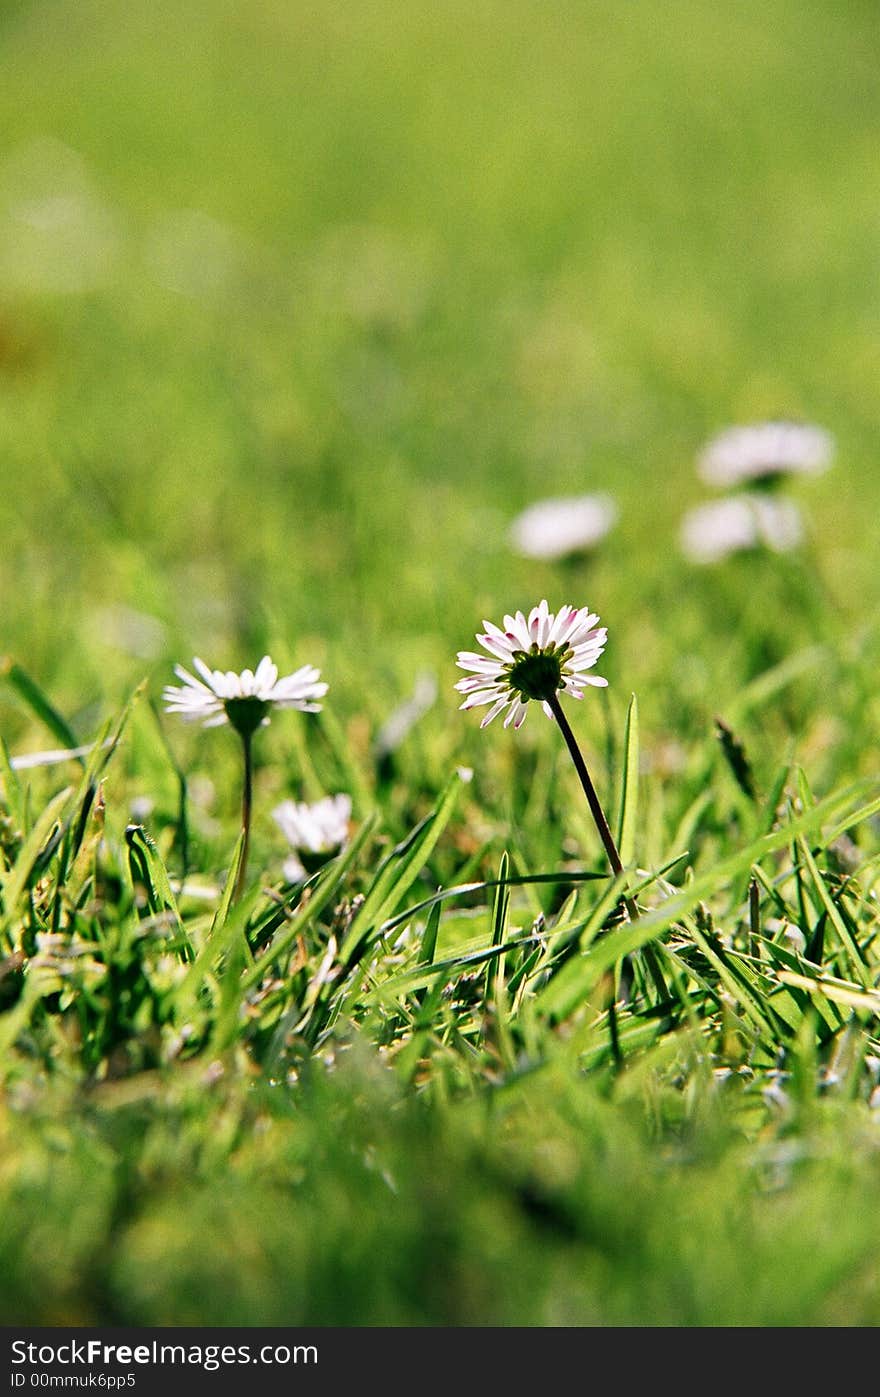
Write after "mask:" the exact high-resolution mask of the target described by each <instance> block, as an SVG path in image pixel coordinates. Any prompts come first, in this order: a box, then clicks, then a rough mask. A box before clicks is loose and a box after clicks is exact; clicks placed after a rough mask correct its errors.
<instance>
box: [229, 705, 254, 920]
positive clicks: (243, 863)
mask: <svg viewBox="0 0 880 1397" xmlns="http://www.w3.org/2000/svg"><path fill="white" fill-rule="evenodd" d="M252 738H253V733H252V732H242V733H241V744H242V749H243V752H244V782H243V785H242V791H241V832H242V834H243V836H244V839H243V841H242V846H241V858H240V859H239V861H238V875H237V877H236V879H235V891H234V893H233V895H232V897H233V901H234V902H238V899H239V898H240V897H241V894H242V892H243V891H244V880H245V877H246V875H247V863H248V852H249V850H250V846H251V805H252V802H253V791H254V763H253V756H252V753H251V740H252Z"/></svg>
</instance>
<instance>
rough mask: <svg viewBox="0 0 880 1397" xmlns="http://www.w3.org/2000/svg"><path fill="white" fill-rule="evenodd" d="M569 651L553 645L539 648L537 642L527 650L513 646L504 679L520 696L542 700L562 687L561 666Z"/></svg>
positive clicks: (544, 700) (548, 697)
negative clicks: (511, 658)
mask: <svg viewBox="0 0 880 1397" xmlns="http://www.w3.org/2000/svg"><path fill="white" fill-rule="evenodd" d="M571 653H572V652H571V650H557V649H556V646H555V645H548V646H547V647H546V648H545V649H543V650H541V649H540V648H539V647H538V645H537V644H533V645H532V648H531V650H516V651H514V656H513V660H512V662H511V663H510V664H509V665H507V666H506V669H507V682H508V684H509V685H510V687H511V689H514V690H515V691H516V692H517V693H518V694H519V696H520V698H523V699H537V700H538V701H539V702H546V701H547V699H550V698H552V697H553V695H554V694H555V693H556V691H557V689H561V688H562V687H563V684H564V683H565V680H564V679H563V677H562V669H563V666H564V664H565V662H566V660H567V659H568V658H569V657H570V655H571Z"/></svg>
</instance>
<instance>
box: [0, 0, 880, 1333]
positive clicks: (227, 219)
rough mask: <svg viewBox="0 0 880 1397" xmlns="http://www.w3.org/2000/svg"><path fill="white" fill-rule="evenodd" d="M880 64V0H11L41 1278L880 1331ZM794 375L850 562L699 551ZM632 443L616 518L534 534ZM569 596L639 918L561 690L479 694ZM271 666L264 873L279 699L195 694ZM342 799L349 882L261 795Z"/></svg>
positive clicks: (15, 1311) (379, 1318)
mask: <svg viewBox="0 0 880 1397" xmlns="http://www.w3.org/2000/svg"><path fill="white" fill-rule="evenodd" d="M876 51H877V36H876V24H875V17H874V13H873V7H872V6H870V5H869V4H865V3H860V2H859V0H847V3H845V4H831V3H830V0H809V2H808V3H795V0H771V3H769V4H768V3H766V0H765V3H761V4H758V3H757V0H755V3H752V0H742V3H737V4H734V5H730V6H727V7H725V8H724V11H723V14H722V13H720V12H719V9H718V7H717V6H714V5H709V4H702V3H699V2H698V0H689V2H688V3H686V4H684V5H681V6H675V7H670V6H668V5H665V4H661V3H659V2H656V0H643V3H640V4H639V5H637V6H634V5H633V6H624V7H608V6H605V5H600V4H594V3H575V0H549V2H548V3H540V4H539V3H525V0H520V2H519V3H507V4H501V3H496V0H485V3H481V4H479V5H474V4H473V3H470V4H464V3H458V0H443V3H440V4H435V5H431V6H420V5H406V4H403V3H401V0H373V2H372V3H370V4H367V5H351V6H327V7H314V6H306V5H299V4H292V5H291V4H287V3H280V0H261V3H259V4H257V5H252V6H248V7H242V6H239V5H234V4H232V3H219V4H210V5H209V4H204V3H198V0H188V3H186V4H174V5H172V4H170V3H167V4H166V3H161V2H160V3H158V4H152V5H150V6H146V5H136V4H135V5H132V4H127V5H122V4H112V3H111V4H100V5H99V4H96V3H91V0H85V2H84V3H77V4H73V3H69V0H57V3H48V0H46V2H45V3H31V2H30V0H19V3H10V4H6V5H4V6H2V7H0V58H2V66H3V72H4V82H3V85H2V87H0V131H2V132H3V142H2V148H0V481H2V487H3V488H2V490H0V537H2V539H3V543H4V547H3V549H2V550H0V580H2V597H3V631H2V637H3V638H2V651H3V653H4V654H5V656H6V658H5V660H3V663H2V671H0V734H2V737H3V739H4V742H5V749H4V755H3V758H2V767H0V885H2V904H0V1093H2V1094H0V1139H2V1149H0V1260H2V1263H3V1264H2V1267H0V1277H2V1279H0V1316H2V1318H3V1319H4V1320H6V1321H7V1322H25V1321H29V1322H31V1323H43V1324H51V1323H70V1324H86V1323H95V1322H107V1323H115V1324H134V1325H139V1324H145V1325H150V1324H169V1323H170V1324H174V1323H203V1322H204V1323H242V1324H288V1323H292V1324H343V1325H345V1324H352V1325H355V1324H381V1325H385V1324H444V1325H450V1324H477V1325H494V1324H502V1325H508V1324H519V1325H559V1324H571V1325H597V1324H602V1325H609V1324H610V1325H634V1324H649V1325H659V1324H664V1325H711V1324H726V1325H731V1324H732V1325H873V1324H876V1323H877V1322H878V1319H880V1288H878V1272H877V1265H876V1255H877V1241H878V1237H877V1227H876V1224H875V1222H874V1221H873V1219H874V1217H875V1214H876V1209H875V1208H874V1198H875V1197H876V1190H877V1185H878V1181H880V1153H878V1143H880V1137H878V1133H877V1130H878V1126H877V1120H876V1117H877V1104H876V1103H877V1093H878V1062H880V1038H878V1028H877V1021H878V1008H880V989H878V972H880V960H878V956H880V950H878V940H877V931H878V913H877V879H878V872H880V781H878V759H877V752H878V737H880V701H878V698H877V693H876V674H877V670H878V662H880V633H878V626H877V616H878V614H880V581H878V571H877V566H876V553H877V548H876V517H877V509H878V503H880V468H878V463H877V454H876V444H877V441H878V439H880V430H878V429H880V406H878V401H877V395H876V379H877V372H878V368H880V359H878V349H877V337H876V333H875V324H876V316H877V305H876V289H875V283H876V276H875V271H876V267H875V263H876V223H877V217H876V207H875V204H876V200H875V197H874V189H875V185H876V180H875V178H874V175H875V152H876V148H877V140H878V136H880V97H878V90H877V85H876V82H875V71H876ZM785 416H792V417H803V418H805V419H807V420H811V421H815V422H817V423H819V424H820V425H822V426H823V427H825V428H827V429H828V430H829V431H831V432H832V433H833V435H834V437H835V439H836V442H837V456H836V459H835V462H834V465H833V468H832V469H831V470H829V471H828V473H827V474H826V475H823V476H821V477H818V478H817V479H815V480H811V481H804V482H798V483H796V484H795V485H793V486H792V487H791V493H792V494H793V495H794V496H795V497H796V498H797V499H798V501H799V503H800V504H801V505H802V507H803V509H804V512H805V515H806V518H807V526H808V529H807V532H808V536H807V540H806V542H805V544H804V546H803V548H802V549H800V550H799V551H798V552H796V553H792V554H789V555H785V556H782V555H773V554H769V553H756V554H749V555H742V556H738V557H734V558H731V559H730V560H728V561H727V562H725V563H723V564H720V565H718V566H715V567H711V568H698V567H695V566H693V565H690V564H688V563H687V562H686V561H685V560H684V559H683V558H682V556H681V554H680V551H679V548H678V528H679V522H680V519H681V517H682V515H683V513H684V511H685V510H686V509H687V508H689V507H690V506H692V505H694V504H696V503H698V502H699V501H701V500H703V499H706V498H708V497H710V495H711V492H710V491H709V490H708V489H707V488H706V487H704V486H702V485H701V484H700V482H699V481H698V479H697V476H696V473H695V469H694V460H695V456H696V453H697V451H698V450H699V448H700V447H701V445H702V444H703V442H704V441H705V440H706V438H707V437H708V436H709V435H710V434H711V433H712V432H714V431H715V430H716V429H718V428H720V427H722V426H724V425H726V424H728V423H734V422H743V421H750V420H757V419H761V418H764V417H785ZM593 489H598V490H603V491H604V490H607V491H609V492H611V493H612V494H613V495H614V496H615V498H616V500H617V502H618V505H619V508H620V522H619V523H618V525H617V527H616V528H615V530H614V531H613V532H612V534H611V535H610V536H609V538H608V539H607V540H606V541H605V543H604V544H603V545H602V546H601V547H600V548H599V549H598V550H597V551H596V552H595V554H593V555H591V556H590V558H588V559H580V560H573V561H569V562H566V563H537V562H532V561H528V560H526V559H523V558H519V557H516V556H515V555H514V554H513V553H512V552H511V551H510V549H509V548H508V545H507V539H506V533H507V528H508V525H509V522H510V521H511V519H512V518H513V517H514V515H515V514H516V512H517V511H518V510H519V509H520V508H521V507H523V506H524V505H526V504H528V503H530V502H532V501H533V500H535V499H538V498H541V497H544V496H549V495H554V494H570V493H582V492H585V491H589V490H593ZM542 596H547V598H548V599H549V601H550V605H551V607H556V606H558V605H560V604H561V603H563V602H565V601H569V600H570V601H573V602H575V603H576V604H582V603H587V602H588V603H589V604H590V606H591V607H593V608H594V609H595V610H597V611H598V612H599V613H600V614H601V617H602V621H603V623H605V624H607V626H608V628H609V644H608V649H607V652H606V655H605V656H603V661H602V666H601V672H602V673H603V674H606V675H607V676H608V678H609V681H610V685H609V689H608V691H607V692H604V693H601V694H600V693H597V692H596V693H592V694H589V695H588V699H587V701H586V702H585V703H584V704H583V705H574V704H571V705H569V706H568V712H569V715H570V718H571V721H572V723H573V725H574V727H575V729H576V732H577V736H578V738H579V740H580V741H581V742H582V744H583V747H584V750H585V753H586V756H587V759H588V762H589V765H590V768H591V771H592V773H593V777H594V780H595V782H596V785H597V787H598V789H599V793H600V796H601V798H602V800H603V802H604V804H605V807H606V810H607V811H608V814H609V817H610V819H611V824H612V828H614V829H615V831H617V832H618V833H619V835H620V842H621V847H622V848H623V850H624V855H625V862H626V864H627V867H628V868H630V870H631V875H630V876H631V879H632V880H633V886H634V887H635V888H636V892H635V895H636V896H637V898H638V902H639V906H640V908H641V910H642V915H641V916H640V918H639V920H638V922H637V923H636V925H635V926H634V927H630V926H628V924H627V923H626V922H625V921H624V920H622V919H621V912H620V905H619V900H620V894H621V891H622V889H621V887H619V886H617V885H616V884H610V883H609V880H608V878H607V868H606V865H605V863H604V860H603V855H602V850H601V846H600V844H599V842H598V839H597V836H596V833H595V830H594V828H593V826H592V824H591V822H590V820H589V815H588V812H587V810H586V807H585V805H584V802H583V798H582V795H581V792H580V790H579V787H578V785H577V782H576V780H575V777H574V774H573V772H572V771H571V770H570V769H569V767H568V765H567V758H566V754H565V752H564V749H563V746H562V742H561V739H560V736H559V734H558V732H557V731H556V730H555V728H554V727H553V726H552V725H551V724H549V723H547V722H545V721H544V719H543V718H542V717H541V715H540V714H539V713H534V714H531V715H530V716H529V719H528V721H527V723H526V724H525V726H524V728H523V729H522V731H521V732H519V733H517V734H514V733H512V732H511V731H510V730H507V731H504V730H502V729H501V727H500V725H498V724H493V726H492V727H490V728H489V729H488V730H487V731H485V732H482V733H481V732H480V731H479V726H478V722H477V719H476V717H475V715H474V714H460V713H458V712H457V707H456V703H457V699H456V695H455V694H454V691H453V689H452V685H453V683H454V682H455V679H456V677H457V671H456V669H455V666H454V657H455V652H456V651H457V650H458V649H460V648H468V647H470V646H471V644H472V643H473V641H472V637H473V634H474V632H475V630H476V629H477V627H478V626H479V624H480V621H481V619H482V618H483V617H484V616H488V617H494V618H496V619H497V618H500V616H501V614H503V612H504V611H507V610H511V609H515V608H517V607H525V608H528V607H529V606H531V605H532V604H534V603H535V602H537V601H538V600H539V599H540V597H542ZM267 650H268V651H269V652H270V653H271V654H272V656H273V658H274V659H276V660H277V661H278V663H279V665H280V667H281V670H282V672H283V673H284V672H287V671H288V670H292V669H294V668H295V667H297V666H298V665H300V664H304V663H306V662H309V663H313V664H316V665H318V666H320V668H321V671H322V675H323V677H324V678H325V679H327V681H328V682H329V684H330V692H329V695H328V699H327V703H326V705H325V708H324V711H323V712H322V713H321V714H318V715H301V714H297V713H278V714H276V715H275V716H274V717H273V720H272V723H271V725H270V727H269V728H267V729H266V730H264V731H261V732H260V733H259V734H258V735H257V737H256V755H257V774H256V790H255V822H254V828H253V837H252V847H251V862H250V878H249V892H248V893H247V895H246V896H245V898H244V899H243V900H242V901H241V902H240V903H239V904H237V905H236V904H235V903H233V902H231V901H230V898H229V891H230V889H231V886H232V881H233V879H234V874H235V860H236V840H237V838H238V834H239V801H240V785H239V783H240V770H239V764H238V763H239V753H238V750H237V746H236V741H235V739H234V735H233V734H230V732H229V731H228V730H225V731H224V730H220V731H219V732H211V731H205V730H202V729H200V728H193V727H187V726H185V725H183V724H181V723H179V722H177V720H176V719H174V717H173V716H170V715H165V714H164V713H163V712H162V711H161V703H160V697H161V688H162V685H163V684H164V683H166V682H168V681H169V680H171V678H172V666H173V664H174V663H175V662H177V661H181V662H183V663H186V664H188V663H189V661H190V658H191V656H192V655H193V653H195V654H199V655H201V656H203V657H204V658H205V659H206V660H207V661H208V662H209V663H210V664H212V665H216V666H220V667H222V668H234V669H236V670H238V669H241V668H243V667H244V666H245V665H251V666H252V665H254V664H255V663H256V661H257V660H258V659H259V657H260V656H261V655H262V654H263V653H264V652H265V651H267ZM425 675H427V676H432V677H433V678H434V679H435V680H436V688H437V697H436V699H435V700H434V702H433V703H432V704H431V705H430V706H429V707H428V708H427V710H426V711H425V712H423V713H422V715H421V716H420V717H419V719H418V721H417V722H416V723H415V725H414V726H413V727H412V728H411V729H410V730H409V732H408V733H407V735H406V737H405V738H404V739H403V741H402V742H401V743H400V744H399V745H398V746H396V747H395V748H394V750H393V751H392V752H390V753H388V752H385V753H383V752H382V751H381V750H379V747H378V746H377V742H378V739H379V736H380V733H381V732H382V729H383V727H384V725H385V724H386V722H387V721H388V719H389V717H390V716H391V715H392V714H394V713H395V712H396V711H397V710H398V709H399V708H400V706H401V705H402V704H404V703H406V702H407V701H408V700H409V699H410V697H411V695H412V693H413V690H414V688H415V686H416V684H417V681H418V678H419V676H425ZM633 694H635V695H636V696H637V710H636V708H635V707H634V706H632V705H631V696H632V695H633ZM572 710H574V711H572ZM719 720H720V724H721V726H719ZM719 735H720V736H721V738H722V739H723V740H719ZM93 743H97V744H99V745H98V746H97V747H96V748H95V750H94V751H92V752H91V753H90V754H87V755H85V756H83V757H82V758H81V759H80V760H76V759H72V760H70V761H67V762H64V763H60V764H57V765H27V764H23V762H22V760H21V759H22V758H25V759H26V758H27V757H28V756H31V757H33V755H34V754H36V753H39V752H41V751H44V750H52V749H57V748H64V747H69V746H77V745H78V744H84V745H86V744H87V745H89V746H91V744H93ZM10 756H11V757H12V764H11V765H10V764H9V763H8V758H9V757H10ZM460 772H464V777H463V776H462V775H461V774H459V773H460ZM468 773H472V776H470V777H468ZM342 790H345V791H348V792H350V793H351V795H352V797H353V801H354V818H353V842H352V844H351V845H350V847H349V848H348V850H347V851H346V852H344V853H343V854H342V855H341V856H340V857H339V858H337V859H335V860H333V861H331V862H330V863H328V864H327V865H326V867H325V868H324V869H323V870H322V871H319V872H317V873H315V874H314V875H313V877H312V878H311V880H310V883H309V885H308V888H307V891H306V893H305V894H303V891H302V889H299V888H294V887H291V886H290V885H288V884H286V883H285V881H284V878H283V873H282V870H283V863H284V859H285V856H286V853H287V850H286V848H285V846H284V842H283V840H282V838H281V835H280V831H279V830H278V828H277V827H276V825H275V824H274V822H273V820H272V818H271V811H272V809H273V807H274V805H276V804H277V803H278V802H279V801H280V800H282V799H285V798H287V797H289V796H293V797H294V798H297V799H315V798H317V797H319V796H321V795H323V794H325V793H333V792H336V791H342ZM621 967H623V969H621ZM621 976H623V978H622V979H621ZM615 987H616V989H617V991H618V994H617V996H616V997H615V995H614V989H615ZM612 1002H613V1003H615V1005H616V1007H615V1008H614V1009H613V1010H612V1009H611V1008H610V1006H611V1004H612Z"/></svg>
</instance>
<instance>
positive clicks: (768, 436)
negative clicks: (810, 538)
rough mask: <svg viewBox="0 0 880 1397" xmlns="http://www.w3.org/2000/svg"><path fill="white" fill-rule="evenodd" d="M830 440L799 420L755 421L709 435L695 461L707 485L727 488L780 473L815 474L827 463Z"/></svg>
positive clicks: (772, 476) (830, 438) (781, 474)
mask: <svg viewBox="0 0 880 1397" xmlns="http://www.w3.org/2000/svg"><path fill="white" fill-rule="evenodd" d="M833 455H834V440H833V438H832V437H831V436H830V435H829V433H828V432H825V431H823V430H822V428H821V427H813V426H810V425H808V424H807V423H803V422H759V423H755V424H753V425H751V426H747V427H730V428H728V429H727V430H726V431H724V432H721V433H720V434H719V435H718V436H716V437H713V438H712V440H711V441H710V442H708V444H707V445H706V446H705V447H704V448H703V450H702V452H701V453H700V455H699V457H698V460H697V471H698V473H699V475H700V477H701V478H702V479H703V480H705V481H706V483H707V484H708V485H717V486H720V487H721V488H724V489H727V488H729V487H730V486H732V485H742V484H743V483H745V482H746V481H750V480H764V481H766V482H768V483H769V482H772V481H774V480H778V479H779V478H780V477H781V476H784V475H818V474H819V472H821V471H823V470H825V469H826V468H827V467H828V466H829V465H830V463H831V458H832V456H833Z"/></svg>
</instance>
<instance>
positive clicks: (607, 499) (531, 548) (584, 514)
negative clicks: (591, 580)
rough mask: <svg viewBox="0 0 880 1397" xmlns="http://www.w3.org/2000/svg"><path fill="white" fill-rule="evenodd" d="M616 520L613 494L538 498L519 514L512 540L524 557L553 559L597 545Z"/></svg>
mask: <svg viewBox="0 0 880 1397" xmlns="http://www.w3.org/2000/svg"><path fill="white" fill-rule="evenodd" d="M616 519H617V506H616V504H615V503H614V501H613V500H612V498H611V496H610V495H574V496H572V497H570V498H567V499H550V500H539V501H538V502H537V503H536V504H532V505H529V507H528V508H527V509H524V510H523V512H522V513H521V514H518V515H517V517H516V518H515V519H514V521H513V523H512V524H511V526H510V533H509V539H510V543H511V545H512V547H513V548H514V549H515V551H516V552H517V553H520V554H521V555H522V556H523V557H524V558H540V559H545V560H550V561H552V560H554V559H557V558H568V557H571V556H572V554H577V553H586V552H587V551H588V550H589V549H590V548H594V547H595V546H596V544H597V543H599V542H600V541H601V540H602V539H603V538H604V537H605V535H606V534H607V533H608V531H609V529H610V528H611V527H612V525H613V524H614V523H615V521H616Z"/></svg>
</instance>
